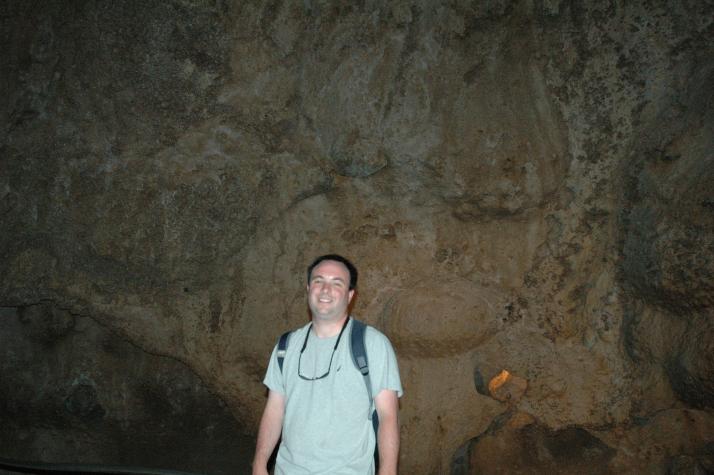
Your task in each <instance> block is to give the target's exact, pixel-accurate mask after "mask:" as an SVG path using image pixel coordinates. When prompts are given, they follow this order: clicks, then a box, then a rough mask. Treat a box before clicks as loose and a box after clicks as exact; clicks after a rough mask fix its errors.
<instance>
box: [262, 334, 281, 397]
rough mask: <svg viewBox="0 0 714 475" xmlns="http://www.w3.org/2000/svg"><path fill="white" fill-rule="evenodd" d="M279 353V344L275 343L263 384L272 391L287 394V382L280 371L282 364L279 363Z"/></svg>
mask: <svg viewBox="0 0 714 475" xmlns="http://www.w3.org/2000/svg"><path fill="white" fill-rule="evenodd" d="M277 353H278V345H275V347H274V348H273V353H272V354H271V355H270V362H269V363H268V370H267V371H266V372H265V378H264V379H263V384H265V385H266V386H267V387H268V389H270V390H271V391H276V392H279V393H280V394H282V395H285V382H284V379H283V373H282V371H280V366H279V365H278V356H277ZM283 363H284V362H283Z"/></svg>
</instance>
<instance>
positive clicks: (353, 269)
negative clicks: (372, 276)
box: [307, 254, 357, 290]
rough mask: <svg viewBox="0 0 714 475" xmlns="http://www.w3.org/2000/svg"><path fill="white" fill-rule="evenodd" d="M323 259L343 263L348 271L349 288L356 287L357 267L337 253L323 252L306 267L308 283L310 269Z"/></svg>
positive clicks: (310, 274) (308, 280)
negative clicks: (322, 254)
mask: <svg viewBox="0 0 714 475" xmlns="http://www.w3.org/2000/svg"><path fill="white" fill-rule="evenodd" d="M324 261H335V262H339V263H341V264H344V266H345V267H347V271H349V273H350V290H354V289H355V287H357V268H356V267H355V266H354V264H352V263H351V262H350V261H349V259H347V258H346V257H342V256H340V255H339V254H325V255H324V256H320V257H318V258H317V259H315V260H314V261H312V264H310V266H309V267H308V268H307V282H308V284H309V283H310V278H311V277H312V270H313V269H314V268H315V267H317V265H318V264H320V263H321V262H324Z"/></svg>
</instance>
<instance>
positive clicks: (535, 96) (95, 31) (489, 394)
mask: <svg viewBox="0 0 714 475" xmlns="http://www.w3.org/2000/svg"><path fill="white" fill-rule="evenodd" d="M585 3H586V4H587V5H583V4H582V3H581V2H564V1H556V0H547V1H535V2H531V1H525V0H524V1H517V2H505V1H494V2H471V3H469V2H430V1H424V0H416V1H401V0H399V1H394V2H346V1H345V2H342V1H338V2H323V1H305V2H282V1H257V2H239V1H228V0H226V1H221V0H217V1H207V2H200V1H193V0H191V1H172V2H156V3H155V2H139V1H132V0H124V1H121V2H50V3H49V4H47V2H38V1H27V2H3V3H2V5H0V22H2V40H1V41H2V49H3V59H2V63H3V74H2V78H1V79H0V88H1V89H0V92H1V95H2V97H3V98H4V100H3V102H2V103H1V104H0V117H2V121H1V122H0V125H1V126H2V134H1V135H0V166H1V169H2V173H0V225H1V226H2V230H3V232H2V233H0V267H1V268H2V272H0V307H2V312H0V316H1V318H2V320H0V328H1V329H2V337H3V339H4V340H5V345H3V351H4V353H5V356H4V358H2V360H3V361H2V365H0V369H1V370H2V374H0V381H1V383H0V388H2V392H3V397H2V398H0V399H2V400H3V401H6V402H5V404H4V405H2V406H0V418H1V419H3V420H5V421H6V422H5V423H4V424H7V427H9V428H10V429H8V430H7V431H6V432H5V434H4V437H5V438H4V440H5V442H4V443H3V446H4V447H6V449H4V453H2V454H0V456H6V457H17V458H34V459H41V458H43V457H44V458H52V457H53V456H54V457H57V458H62V459H81V458H82V457H83V456H84V457H85V458H91V457H99V458H100V459H103V460H104V461H106V462H107V463H117V461H124V462H127V463H128V464H132V463H131V462H132V460H125V458H127V457H135V459H139V460H141V457H140V454H141V451H142V450H146V449H141V448H137V447H138V445H137V446H132V447H133V448H127V449H126V450H125V451H124V452H122V453H116V452H112V451H111V450H107V449H106V447H104V446H102V443H103V442H101V440H106V441H111V440H117V439H116V437H120V435H117V434H121V430H120V429H127V428H131V427H134V426H132V421H136V420H142V421H149V422H147V424H148V423H151V424H155V423H158V422H157V421H160V420H165V419H172V418H174V419H176V418H179V419H180V418H183V417H185V416H186V415H188V416H191V418H190V419H187V420H186V421H185V423H186V424H188V425H186V426H181V424H180V423H179V422H180V421H176V420H173V421H171V422H172V424H176V425H171V427H169V428H168V429H166V430H167V432H166V434H168V433H169V432H170V431H172V430H176V431H181V430H191V431H206V430H209V429H208V427H209V426H211V424H214V426H215V424H218V421H219V420H221V421H222V420H224V419H225V417H224V415H223V412H222V411H224V410H225V408H224V407H223V406H222V404H223V403H224V404H225V405H226V407H227V408H229V410H230V413H231V414H232V416H233V419H234V420H233V421H231V422H230V424H228V425H226V426H221V428H220V431H219V432H220V433H221V434H224V435H225V437H224V438H223V439H221V440H222V441H220V442H219V441H218V439H220V437H218V438H216V439H215V440H216V444H226V439H231V440H234V442H235V444H236V447H237V448H238V447H245V446H246V445H250V443H249V442H245V440H243V439H242V436H240V435H239V434H240V431H243V433H244V434H246V435H247V436H248V437H250V435H251V434H254V431H255V429H256V425H257V421H258V418H259V415H260V411H261V409H262V406H263V404H264V397H265V389H264V388H263V387H262V385H261V383H260V381H261V379H262V376H263V373H264V370H265V368H266V366H267V359H268V355H269V352H270V349H271V347H272V345H274V343H275V341H276V338H277V336H278V335H279V334H280V333H281V332H282V331H284V330H286V329H288V328H291V327H295V326H297V325H299V324H301V323H302V322H304V321H306V318H307V313H306V305H305V296H304V289H305V280H304V279H305V277H304V270H305V267H306V266H307V264H308V263H309V262H310V261H311V260H312V258H313V257H315V256H317V255H319V254H323V253H326V252H338V253H342V254H345V255H347V256H349V257H351V258H352V259H353V260H354V261H355V262H356V263H357V265H358V267H359V269H360V271H361V275H362V277H361V279H360V280H361V283H360V288H359V293H358V297H357V299H356V305H355V308H354V313H355V315H358V316H359V317H360V318H362V319H363V320H365V321H367V322H368V323H371V324H373V325H375V326H377V327H379V328H381V329H382V330H383V331H384V332H385V333H386V334H387V335H388V336H389V337H390V338H391V339H392V341H393V342H394V344H395V348H396V350H397V353H398V355H399V363H400V367H401V372H402V378H403V382H404V387H405V396H404V398H403V400H402V401H401V428H402V452H401V458H400V469H401V472H402V473H405V474H425V475H432V474H446V473H452V474H471V473H573V472H583V473H682V474H684V473H702V471H714V412H713V411H714V356H713V355H714V188H713V187H712V186H711V183H713V182H714V42H712V40H711V38H712V37H714V22H713V20H714V6H713V5H712V4H711V2H709V1H707V0H698V1H697V0H695V1H692V2H669V3H668V4H666V5H665V4H661V3H658V2H647V1H636V2H614V3H612V2H609V3H606V2H592V3H587V2H585ZM73 348H86V352H85V353H82V354H78V353H77V352H73V351H72V349H73ZM115 348H122V350H121V351H120V352H119V353H116V351H115V350H114V349H115ZM115 354H121V355H124V356H122V357H119V358H116V360H114V361H112V358H115V357H114V356H113V355H115ZM18 355H19V356H18ZM127 359H128V361H129V363H127ZM93 360H96V361H94V362H92V361H93ZM65 361H66V362H68V364H69V363H71V367H70V366H63V364H62V362H65ZM131 361H136V362H137V363H136V364H131V363H130V362H131ZM89 362H92V363H91V364H90V363H89ZM138 362H141V364H139V363H138ZM23 368H25V369H27V368H33V371H32V372H30V371H23ZM114 371H118V372H121V375H119V374H112V372H114ZM154 372H159V373H160V374H153V373H154ZM160 376H161V377H160ZM162 378H163V379H162ZM494 378H495V379H494ZM132 379H136V380H137V381H144V383H145V384H143V383H142V384H138V383H137V385H136V386H134V385H128V386H123V387H121V388H119V387H117V386H116V384H117V382H119V381H129V380H132ZM20 383H21V384H20ZM47 385H51V386H52V387H53V390H52V391H48V390H45V389H42V388H45V387H47ZM147 385H148V386H149V387H154V389H155V394H154V395H148V396H146V397H139V396H136V395H137V394H139V393H138V392H137V391H140V389H141V387H144V386H147ZM177 388H178V389H177ZM180 388H183V390H186V391H188V390H189V389H187V388H190V393H191V397H188V396H186V397H185V398H183V399H182V398H180V397H178V398H177V397H174V396H175V394H174V395H173V396H172V395H171V394H168V393H169V392H171V391H170V390H179V389H180ZM117 394H123V395H125V396H126V397H127V398H132V397H135V396H136V397H135V399H134V401H135V402H136V404H134V403H131V402H127V403H126V404H125V405H124V406H121V407H120V405H119V403H118V399H117V397H118V396H117ZM28 395H34V396H33V397H28ZM148 401H155V402H156V404H157V407H153V408H152V407H144V406H143V404H144V403H148ZM180 401H184V402H183V403H179V402H180ZM30 403H32V404H30ZM13 404H15V406H13ZM17 404H19V405H20V406H22V408H23V410H24V409H26V408H30V409H32V410H33V411H37V412H34V413H33V415H27V416H25V415H22V416H21V415H20V414H21V413H22V412H23V411H21V410H19V406H17ZM167 404H169V405H171V404H174V407H175V410H174V412H171V411H169V410H168V408H167V407H166V405H167ZM43 408H45V409H46V411H45V409H43ZM43 411H44V412H43ZM47 411H49V412H47ZM143 411H145V412H143ZM167 411H168V412H167ZM197 415H201V416H202V417H196V416H197ZM204 416H205V417H204ZM142 417H144V419H142ZM48 421H49V422H48ZM97 421H103V423H104V424H103V425H102V424H99V425H97ZM210 421H213V422H210ZM224 422H225V421H224ZM48 424H49V426H48ZM93 424H94V425H93ZM231 424H232V425H231ZM48 427H49V428H50V429H51V430H46V429H47V428H48ZM102 427H108V429H106V432H104V433H102V432H101V431H102V429H101V428H102ZM189 427H190V429H189ZM215 427H217V426H215ZM87 431H90V432H91V431H99V432H97V434H100V433H102V434H103V435H102V436H98V440H100V442H96V443H95V445H94V446H93V447H94V448H95V449H93V450H88V444H89V442H88V441H87V440H86V439H87V437H86V433H88V432H87ZM117 431H118V432H117ZM92 433H94V432H92ZM204 433H205V432H204ZM83 434H84V435H83ZM101 437H104V438H105V439H102V438H101ZM112 437H114V439H113V438H112ZM121 437H124V438H126V437H127V436H126V435H124V436H121ZM176 440H179V439H176ZM8 441H12V443H10V442H8ZM62 441H64V442H62ZM67 441H69V442H67ZM93 443H94V442H93ZM110 444H111V442H106V445H107V446H108V445H110ZM228 445H230V444H228ZM221 446H222V447H225V446H226V445H221ZM165 450H167V451H171V450H174V451H175V452H173V454H172V455H170V456H169V455H167V456H166V458H165V460H167V464H168V463H169V462H171V461H173V462H174V466H173V468H179V469H182V468H183V469H188V468H193V469H195V470H200V464H199V463H198V462H197V461H196V460H191V459H190V457H189V458H188V459H185V460H184V458H186V457H187V456H186V453H187V450H186V449H185V448H181V446H180V444H178V445H176V446H175V447H174V448H173V449H171V447H167V448H166V449H165ZM241 450H243V452H241ZM237 451H238V452H240V453H241V454H243V455H240V457H242V459H241V460H243V463H247V462H248V461H249V459H250V451H249V450H247V451H246V450H244V449H237ZM120 452H121V451H120ZM167 453H169V452H164V454H167ZM137 454H139V455H137ZM240 457H239V458H240ZM235 460H236V459H233V460H228V461H226V462H225V464H224V466H223V468H216V470H225V472H224V473H244V472H245V471H246V470H247V468H246V466H245V465H243V466H240V467H235V466H234V465H231V464H240V463H241V462H236V461H235ZM208 466H209V465H205V467H208ZM211 466H215V465H211ZM226 467H230V468H226ZM166 468H171V467H166ZM204 470H207V469H206V468H204ZM697 470H698V471H697ZM215 473H218V471H216V472H215Z"/></svg>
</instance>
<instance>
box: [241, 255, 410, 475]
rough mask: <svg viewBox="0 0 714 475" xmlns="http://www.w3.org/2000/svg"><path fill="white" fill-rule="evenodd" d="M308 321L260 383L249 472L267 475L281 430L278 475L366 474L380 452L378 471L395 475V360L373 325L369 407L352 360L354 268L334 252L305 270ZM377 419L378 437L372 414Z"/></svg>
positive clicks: (368, 347) (369, 341) (369, 352)
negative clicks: (264, 393) (263, 389)
mask: <svg viewBox="0 0 714 475" xmlns="http://www.w3.org/2000/svg"><path fill="white" fill-rule="evenodd" d="M307 276H308V284H307V300H308V306H309V308H310V313H311V316H312V318H311V320H312V321H311V322H310V323H309V324H307V325H305V326H304V327H302V328H300V329H298V330H296V331H294V332H293V333H292V334H291V335H290V339H289V342H288V346H287V349H286V353H285V359H284V360H283V368H282V371H281V370H280V367H279V364H278V361H277V346H276V348H275V349H274V350H273V354H272V356H271V358H270V363H269V365H268V371H267V374H266V376H265V379H264V380H263V383H264V384H265V385H266V386H267V387H268V390H269V391H268V401H267V403H266V405H265V410H264V412H263V418H262V419H261V422H260V429H259V431H258V442H257V444H256V451H255V458H254V459H253V475H266V474H267V473H268V472H267V463H268V458H269V457H270V455H271V454H272V452H273V449H274V448H275V445H276V444H277V442H278V439H280V436H281V433H282V442H281V444H280V448H279V450H278V456H277V460H276V463H275V474H276V475H302V474H306V475H307V474H311V475H317V474H324V475H370V474H373V473H374V471H375V467H374V446H375V443H377V444H378V447H379V474H380V475H388V474H396V473H397V458H398V453H399V423H398V419H397V414H398V410H399V402H398V398H399V397H400V396H401V395H402V385H401V381H400V379H399V370H398V368H397V360H396V356H395V354H394V350H393V349H392V345H391V344H390V343H389V340H388V339H387V337H386V336H384V335H383V334H382V333H380V332H379V331H377V330H376V329H374V328H372V327H367V329H366V332H365V348H366V353H367V358H368V360H369V374H370V378H371V386H372V388H371V393H372V397H373V401H374V402H373V404H374V407H371V406H372V404H371V403H370V400H369V398H368V397H367V391H366V388H365V380H364V378H363V376H362V374H361V373H360V371H359V370H358V369H357V368H356V367H355V365H354V363H353V361H352V354H351V349H350V333H349V332H350V331H351V329H352V326H353V319H352V318H351V317H350V316H349V313H348V307H349V305H350V302H351V301H352V298H353V297H354V292H355V286H356V284H357V269H356V268H355V267H354V265H352V263H351V262H350V261H348V260H347V259H345V258H344V257H342V256H339V255H336V254H328V255H325V256H321V257H318V258H317V259H315V261H314V262H313V263H312V264H311V265H310V267H308V270H307ZM373 410H376V412H377V415H378V417H379V429H378V433H377V434H376V438H375V433H374V428H373V426H372V420H371V416H372V412H373Z"/></svg>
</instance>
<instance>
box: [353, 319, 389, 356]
mask: <svg viewBox="0 0 714 475" xmlns="http://www.w3.org/2000/svg"><path fill="white" fill-rule="evenodd" d="M359 321H360V322H361V323H362V324H364V326H365V330H364V333H365V335H364V340H365V346H367V348H368V351H369V349H370V348H373V347H380V348H383V347H385V346H389V347H391V346H392V344H391V342H390V341H389V337H387V335H385V334H384V333H382V331H381V330H379V329H378V328H376V327H374V326H372V325H370V324H368V323H366V322H364V321H362V320H359Z"/></svg>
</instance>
